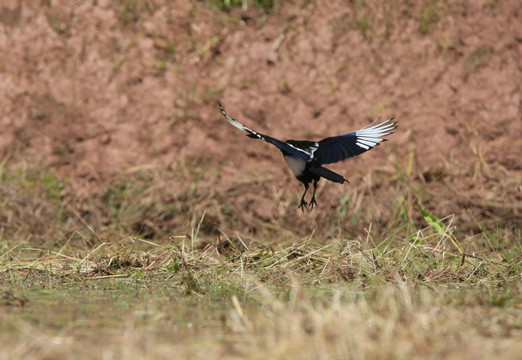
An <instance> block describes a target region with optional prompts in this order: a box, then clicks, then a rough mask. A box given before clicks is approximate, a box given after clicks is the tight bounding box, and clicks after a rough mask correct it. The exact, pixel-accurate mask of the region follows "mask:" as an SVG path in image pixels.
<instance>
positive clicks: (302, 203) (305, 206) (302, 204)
mask: <svg viewBox="0 0 522 360" xmlns="http://www.w3.org/2000/svg"><path fill="white" fill-rule="evenodd" d="M307 207H308V203H307V202H306V201H304V199H301V204H300V205H299V206H298V207H297V208H298V209H301V210H303V212H304V209H305V208H307Z"/></svg>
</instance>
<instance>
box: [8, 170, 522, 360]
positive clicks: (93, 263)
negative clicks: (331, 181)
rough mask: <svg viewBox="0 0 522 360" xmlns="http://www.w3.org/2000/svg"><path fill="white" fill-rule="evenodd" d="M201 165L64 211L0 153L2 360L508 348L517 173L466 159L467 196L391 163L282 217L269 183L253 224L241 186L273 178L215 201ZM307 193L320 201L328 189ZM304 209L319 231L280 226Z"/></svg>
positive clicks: (141, 175)
mask: <svg viewBox="0 0 522 360" xmlns="http://www.w3.org/2000/svg"><path fill="white" fill-rule="evenodd" d="M477 161H479V160H477ZM205 166H206V165H205V164H203V165H201V164H200V165H198V168H197V169H186V170H185V171H184V172H181V173H163V172H160V170H158V169H154V168H152V169H138V170H136V171H132V172H129V173H128V174H127V175H126V176H127V177H122V178H119V179H116V180H113V181H111V182H108V183H107V184H105V185H104V186H101V187H100V189H101V190H100V191H99V192H97V193H93V195H92V196H91V197H90V199H89V201H87V202H82V203H75V202H74V199H73V198H71V197H70V196H69V195H67V190H66V189H67V183H66V181H65V180H62V179H59V178H58V177H56V176H55V175H53V173H52V172H49V171H46V170H43V169H40V168H38V167H36V166H30V165H28V164H25V163H17V164H6V163H5V162H4V163H2V166H1V168H0V169H1V174H0V176H1V180H2V181H1V191H2V203H3V207H2V208H1V211H0V219H1V222H2V228H1V233H0V241H1V242H0V249H1V253H0V271H1V273H2V274H3V275H2V276H0V286H1V288H2V296H1V300H0V301H1V305H0V306H1V307H2V308H3V309H4V310H5V311H4V313H3V315H2V319H1V320H2V321H1V325H0V347H1V348H2V349H5V351H2V354H1V355H0V359H15V358H58V359H59V358H70V357H71V356H74V357H75V358H80V359H81V358H92V357H103V358H129V359H147V358H150V359H157V358H170V357H172V354H176V355H177V356H179V357H182V358H207V359H208V358H253V359H257V358H267V357H270V358H281V359H286V358H310V359H317V358H321V359H334V358H343V359H344V358H346V359H361V358H369V359H372V358H375V359H377V358H379V359H380V358H426V357H430V358H445V359H452V358H459V359H460V358H470V359H471V358H473V359H475V358H492V357H501V358H505V359H510V358H512V359H515V358H517V356H518V354H519V353H520V352H521V351H522V349H521V347H520V341H518V339H520V337H521V335H522V331H521V329H522V323H521V322H520V321H521V318H520V308H521V307H522V297H521V291H522V286H521V271H520V269H521V267H520V264H521V259H522V243H521V241H520V240H521V237H520V228H519V223H520V222H519V221H520V214H519V211H518V208H519V206H520V201H519V198H520V195H519V194H518V193H517V189H518V188H519V187H520V179H518V180H517V177H516V174H515V173H511V172H509V171H508V170H506V169H500V168H497V169H495V171H493V170H492V167H493V166H494V165H489V166H488V167H484V166H480V164H479V165H477V164H470V165H469V166H468V168H467V169H468V170H467V171H468V173H466V174H465V175H466V177H467V178H471V177H473V174H474V173H475V180H474V187H473V189H472V190H471V191H472V192H473V196H470V195H469V194H466V193H465V190H464V187H465V184H463V183H462V180H461V181H460V182H459V181H455V180H456V179H459V178H461V176H462V172H463V171H464V170H463V167H462V166H455V164H454V163H451V162H448V164H445V165H443V167H441V168H439V169H428V170H426V171H424V172H419V171H417V172H416V170H415V168H414V167H413V166H411V161H410V162H408V161H406V164H402V163H400V162H398V163H397V164H396V166H395V168H394V169H388V168H386V169H381V170H380V171H378V172H376V173H374V174H373V175H372V176H371V177H370V175H367V176H365V177H361V178H360V179H357V180H358V181H354V185H353V187H352V188H350V189H349V190H348V191H349V192H346V193H341V196H340V199H339V200H337V201H338V202H337V204H338V205H336V206H334V207H328V205H326V206H325V207H326V209H324V210H323V209H320V210H321V211H319V210H317V211H316V212H315V213H313V214H303V215H300V217H299V218H297V220H295V221H294V222H293V223H291V224H292V225H287V226H285V227H283V226H281V225H280V224H281V223H285V221H288V219H292V218H296V216H295V207H294V205H295V199H294V197H292V196H289V195H288V194H285V193H284V192H281V191H277V189H276V188H274V189H272V190H273V191H272V193H273V196H274V199H271V201H270V202H273V203H278V205H277V209H276V210H274V211H275V213H276V214H277V216H273V217H269V218H263V217H260V216H258V215H257V213H256V211H259V210H258V209H257V208H254V209H252V208H250V207H249V206H250V205H248V204H251V202H250V200H249V201H246V202H242V198H241V194H242V193H244V192H242V191H241V189H242V188H243V187H249V188H250V189H252V187H254V188H256V187H258V188H259V189H260V191H264V192H267V189H264V187H267V186H268V187H270V186H273V187H277V184H275V183H270V182H265V183H261V182H255V181H251V180H248V179H244V180H240V181H244V183H240V184H239V185H238V184H235V186H234V187H231V188H230V189H222V190H221V191H222V192H219V193H216V192H215V190H213V189H212V188H210V187H206V185H204V184H209V183H211V182H209V181H202V182H199V180H201V178H202V177H205V176H213V175H212V174H214V172H213V171H211V170H208V169H207V168H205ZM495 166H497V167H499V165H495ZM455 169H458V170H455ZM495 174H502V178H501V179H500V178H499V179H496V178H495ZM498 176H500V175H498ZM506 179H507V180H506ZM509 179H511V180H512V181H508V180H509ZM207 180H208V179H207ZM173 181H176V182H177V183H179V184H185V185H183V186H184V187H183V188H179V187H177V188H176V189H175V190H172V186H170V184H171V183H172V182H173ZM238 189H239V190H238ZM492 194H496V196H495V199H496V200H495V201H492V200H490V199H492ZM478 195H480V196H478ZM320 196H321V198H322V199H324V202H325V203H327V204H328V203H331V199H329V196H332V188H328V187H327V186H324V185H323V186H322V187H321V189H320ZM296 198H297V195H296ZM450 200H452V201H450ZM259 201H260V202H261V203H262V204H263V199H260V200H259ZM334 203H335V202H334ZM367 204H371V206H368V205H367ZM462 204H465V206H464V210H462V209H460V210H459V207H462ZM499 204H504V205H503V206H502V207H501V206H499ZM265 205H266V203H265ZM452 209H453V210H456V211H455V212H454V213H452V214H451V213H450V212H449V211H451V210H452ZM497 210H498V211H497ZM443 211H448V212H446V213H450V214H451V215H448V216H446V217H444V218H439V217H438V216H437V215H436V214H440V213H442V212H443ZM327 215H328V216H327ZM376 215H379V216H376ZM285 219H286V220H285ZM310 219H314V221H315V223H313V226H315V229H322V230H320V231H319V230H312V231H310V232H309V233H308V235H304V236H303V235H300V233H301V232H303V229H297V230H296V231H294V229H295V227H302V226H303V224H306V223H307V222H309V221H310ZM287 224H288V223H287ZM307 226H309V227H311V226H312V225H310V224H308V225H307Z"/></svg>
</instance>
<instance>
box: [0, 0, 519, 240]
mask: <svg viewBox="0 0 522 360" xmlns="http://www.w3.org/2000/svg"><path fill="white" fill-rule="evenodd" d="M46 3H48V4H47V5H46ZM521 17H522V5H521V3H520V1H518V0H500V1H455V2H451V3H446V2H438V1H430V0H426V1H422V2H411V1H401V0H396V1H391V2H390V1H388V2H385V4H384V5H382V2H380V1H364V2H354V3H351V2H346V1H313V0H312V1H281V2H277V3H276V7H275V9H274V11H273V13H272V14H268V15H266V14H265V13H264V12H263V10H262V9H258V8H255V7H253V6H249V8H248V9H246V10H241V9H239V8H234V9H233V10H232V11H231V12H230V13H227V12H223V11H220V10H217V9H214V8H212V7H211V6H210V5H209V4H208V3H206V2H204V1H185V0H183V1H173V2H171V1H160V0H154V1H150V2H148V5H147V2H139V1H138V2H133V1H107V0H103V1H102V0H100V1H82V2H77V1H74V2H72V1H50V2H34V1H22V0H16V1H15V0H4V1H2V4H1V8H0V49H1V51H0V79H1V80H0V137H1V155H2V157H6V156H7V155H9V156H10V159H11V160H10V162H12V163H17V162H28V163H40V164H43V165H44V166H49V167H50V169H52V170H53V171H56V172H57V173H58V174H59V175H60V176H62V177H64V178H67V179H68V184H67V187H66V189H65V190H64V194H63V195H64V196H65V197H66V198H67V199H69V201H70V203H71V204H77V206H78V207H80V208H81V207H82V206H85V203H86V202H88V201H89V199H90V198H92V197H93V196H95V195H96V194H100V193H103V192H104V191H105V190H103V189H105V188H106V186H107V185H106V184H108V183H111V182H113V181H115V179H118V180H119V181H121V179H125V178H128V177H129V176H131V175H132V174H136V173H137V172H140V171H141V172H143V171H145V172H147V171H149V172H153V173H154V174H156V175H154V176H156V177H154V176H153V181H155V182H156V183H157V184H158V186H157V187H156V190H157V192H158V193H161V194H163V195H161V196H162V197H163V200H164V201H165V202H175V203H176V204H178V205H179V208H180V209H181V210H182V212H184V213H185V217H184V218H185V219H190V218H192V217H199V216H200V214H201V213H202V212H203V211H205V210H206V211H207V215H208V219H210V220H209V221H211V222H212V224H214V225H212V226H210V228H209V229H208V231H212V229H213V228H214V230H216V229H219V228H221V227H223V226H225V227H227V226H228V227H234V228H237V229H238V230H241V231H258V230H259V227H262V226H261V225H255V224H254V225H252V224H253V222H254V220H255V219H259V218H260V219H263V220H264V221H265V222H269V223H272V224H276V225H282V226H283V227H285V228H287V229H290V230H292V231H296V232H298V233H300V234H307V233H309V232H310V231H312V230H313V229H315V228H318V227H319V229H321V225H322V224H326V223H329V224H331V223H336V222H337V223H338V225H339V226H340V227H341V228H349V226H350V220H349V219H348V218H342V216H341V215H342V214H343V212H342V211H340V208H339V206H340V205H339V198H342V197H343V196H346V194H351V195H353V196H355V198H356V197H357V195H358V194H359V195H360V194H362V193H364V194H366V195H367V197H365V198H364V203H362V204H361V203H359V204H357V202H356V201H355V200H354V201H353V202H352V204H351V211H350V212H349V215H346V214H345V215H346V216H349V217H350V218H351V217H353V216H354V213H356V212H357V211H359V210H361V209H364V208H371V209H372V211H371V212H370V213H369V218H367V221H370V220H372V221H375V222H376V223H379V219H382V218H383V217H385V216H386V213H389V212H392V211H393V209H394V206H395V205H396V204H397V203H399V202H400V200H399V199H400V197H401V191H400V188H398V187H394V186H392V185H390V186H389V189H387V188H386V186H387V182H386V181H385V180H382V179H383V178H386V177H394V178H397V176H398V175H397V173H398V172H404V173H405V174H406V176H407V177H408V178H409V179H411V181H412V182H415V181H416V182H417V183H419V184H421V185H422V184H428V183H430V182H432V181H433V180H434V179H441V178H444V179H446V181H445V183H444V184H443V185H441V186H440V187H437V184H434V185H433V187H432V188H431V189H432V190H431V192H430V197H429V198H427V199H425V202H427V203H429V204H430V207H431V209H432V210H434V211H435V212H437V213H438V215H439V216H445V215H449V214H452V213H454V214H457V216H458V217H460V220H461V221H462V223H463V224H464V223H466V224H467V225H465V226H464V225H463V226H464V231H471V232H473V231H477V229H479V228H480V226H478V225H477V224H476V222H474V221H473V219H471V218H470V216H469V212H468V211H467V210H466V209H470V208H471V209H474V210H473V211H474V215H475V216H477V217H479V218H481V219H482V218H484V219H485V220H487V219H493V220H494V221H493V223H492V224H491V225H493V226H494V224H495V222H498V221H501V222H502V223H503V224H506V223H507V224H508V225H509V226H515V227H519V226H520V204H521V195H520V190H521V189H520V177H521V174H522V160H521V156H520V155H521V154H522V142H521V140H520V138H521V134H522V120H521V105H520V83H521V79H522V77H521V74H522V69H521V68H522V61H521V58H522V57H521V54H522V26H520V18H521ZM217 100H220V101H222V102H223V104H224V105H225V107H226V109H227V111H229V112H230V114H231V115H232V116H234V117H236V118H238V119H240V120H241V121H242V122H243V123H245V124H246V125H247V126H250V127H252V128H254V129H257V130H259V131H261V132H267V133H269V134H271V135H272V136H274V137H279V138H282V139H286V138H294V139H320V138H322V137H326V136H330V135H335V134H339V133H343V132H348V131H352V130H355V129H358V128H360V127H362V126H364V125H366V124H367V123H368V122H369V121H370V120H371V119H374V118H376V117H378V116H382V117H388V116H391V115H395V116H396V118H397V119H398V120H399V125H400V128H399V131H397V133H396V134H394V135H393V136H392V137H390V141H389V142H387V143H385V144H384V145H383V146H380V147H379V148H377V149H375V150H372V151H371V152H369V153H366V154H364V155H362V156H361V157H359V158H356V159H353V160H348V161H346V162H343V163H341V164H336V165H333V166H332V168H333V169H334V170H335V171H338V172H340V173H341V174H343V175H344V176H345V177H347V178H348V179H350V180H352V183H351V184H349V185H348V184H345V185H344V186H343V187H341V186H338V185H336V184H324V182H322V185H321V188H320V191H319V195H318V202H319V205H320V208H319V209H317V210H316V211H315V212H314V213H310V214H300V213H298V212H296V211H295V206H296V204H297V200H298V199H299V196H300V194H301V191H302V186H301V185H300V184H299V183H298V182H297V181H296V180H295V179H294V178H293V176H292V174H291V173H290V171H289V170H288V169H287V167H286V164H285V163H284V161H283V159H282V157H281V154H280V152H279V151H277V149H275V148H273V147H271V146H269V145H268V144H264V143H261V142H256V141H253V140H251V139H249V138H247V137H245V136H243V135H242V134H241V133H239V132H238V131H236V130H235V129H234V128H232V127H231V126H229V125H228V124H227V123H226V122H225V121H224V120H223V118H222V117H221V116H220V114H219V112H218V110H217V107H216V101H217ZM372 173H374V174H377V175H371V174H372ZM158 174H159V175H158ZM158 176H159V177H160V179H158V178H157V177H158ZM372 176H373V177H372ZM162 179H163V180H165V181H163V182H162ZM376 179H380V180H379V181H377V180H376ZM376 183H377V185H378V186H377V187H378V188H377V189H376V188H375V184H376ZM503 184H504V185H505V186H503ZM506 184H507V185H506ZM388 185H389V184H388ZM409 200H412V201H414V199H409ZM82 204H84V205H82ZM361 211H362V210H361ZM412 211H413V214H411V213H410V214H409V216H412V217H413V218H415V217H416V216H418V214H417V215H416V210H415V209H413V210H412ZM340 214H341V215H340ZM334 218H336V219H338V220H336V221H333V220H332V219H334ZM465 220H467V222H465ZM249 222H252V224H250V225H249V224H248V223H249ZM474 224H475V225H474ZM178 225H179V224H178ZM263 226H264V225H263ZM358 226H360V227H361V229H362V228H364V227H367V226H368V222H366V223H363V224H361V223H359V224H358ZM466 229H467V230H466Z"/></svg>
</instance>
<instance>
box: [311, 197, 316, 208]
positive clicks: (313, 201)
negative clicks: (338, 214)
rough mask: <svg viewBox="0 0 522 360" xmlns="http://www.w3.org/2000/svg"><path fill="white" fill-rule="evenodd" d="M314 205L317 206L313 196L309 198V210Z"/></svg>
mask: <svg viewBox="0 0 522 360" xmlns="http://www.w3.org/2000/svg"><path fill="white" fill-rule="evenodd" d="M314 205H315V206H317V201H315V196H314V197H313V198H312V200H310V210H313V209H314Z"/></svg>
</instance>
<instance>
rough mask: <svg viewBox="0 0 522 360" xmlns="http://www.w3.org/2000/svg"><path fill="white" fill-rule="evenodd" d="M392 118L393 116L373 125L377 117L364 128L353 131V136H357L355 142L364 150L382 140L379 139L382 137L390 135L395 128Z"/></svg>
mask: <svg viewBox="0 0 522 360" xmlns="http://www.w3.org/2000/svg"><path fill="white" fill-rule="evenodd" d="M393 119H394V118H390V119H388V120H386V121H384V122H382V123H380V124H377V125H373V124H375V123H376V122H377V121H378V120H379V119H377V120H375V121H374V122H372V123H371V124H370V125H368V126H366V127H365V128H362V129H361V130H357V131H356V132H355V136H356V137H357V140H356V143H355V144H356V145H357V146H359V147H361V148H363V149H365V150H369V149H371V148H373V147H374V146H376V145H377V144H379V143H380V142H381V141H383V140H384V139H381V138H382V137H384V136H386V135H390V134H391V131H392V130H393V129H395V127H396V126H395V122H394V121H393Z"/></svg>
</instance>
